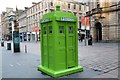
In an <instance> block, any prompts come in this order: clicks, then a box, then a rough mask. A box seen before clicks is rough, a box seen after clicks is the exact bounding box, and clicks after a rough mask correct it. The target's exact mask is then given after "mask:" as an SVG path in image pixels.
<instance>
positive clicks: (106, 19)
mask: <svg viewBox="0 0 120 80" xmlns="http://www.w3.org/2000/svg"><path fill="white" fill-rule="evenodd" d="M99 3H100V7H99V8H97V7H96V8H95V9H96V13H95V9H92V10H91V13H90V12H89V14H88V15H87V16H90V17H92V18H93V19H94V20H93V21H91V35H92V36H93V40H94V41H118V38H119V37H118V28H119V27H120V26H119V22H118V21H119V19H120V18H119V10H120V8H118V5H119V4H118V2H108V1H107V2H104V3H103V2H99ZM98 9H100V11H98ZM93 13H94V14H93ZM97 27H98V28H97Z"/></svg>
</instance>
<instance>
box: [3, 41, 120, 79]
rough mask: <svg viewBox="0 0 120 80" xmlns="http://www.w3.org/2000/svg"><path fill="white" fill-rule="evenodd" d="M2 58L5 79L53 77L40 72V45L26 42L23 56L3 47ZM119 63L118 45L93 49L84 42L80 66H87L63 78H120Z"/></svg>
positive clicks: (97, 46) (22, 51)
mask: <svg viewBox="0 0 120 80" xmlns="http://www.w3.org/2000/svg"><path fill="white" fill-rule="evenodd" d="M5 43H6V42H5ZM25 45H27V53H25ZM2 58H3V64H2V66H3V69H2V70H3V77H4V78H49V76H47V75H43V74H42V73H41V72H40V71H37V69H36V68H37V66H38V65H39V64H40V44H39V43H35V42H22V43H21V53H20V54H19V53H17V54H16V53H15V54H14V53H12V52H11V51H7V50H6V45H5V47H4V48H2ZM119 62H120V61H118V44H117V43H94V44H93V46H84V42H80V43H79V64H80V65H81V66H84V71H83V72H80V73H75V74H71V75H68V76H63V77H61V78H118V68H119V67H120V65H118V63H119ZM15 73H17V74H15ZM26 73H27V74H26Z"/></svg>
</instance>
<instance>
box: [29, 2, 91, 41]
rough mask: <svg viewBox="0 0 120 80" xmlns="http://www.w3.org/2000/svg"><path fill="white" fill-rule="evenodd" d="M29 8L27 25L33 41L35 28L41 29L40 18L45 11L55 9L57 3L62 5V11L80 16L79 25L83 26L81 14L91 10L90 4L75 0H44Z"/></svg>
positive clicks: (83, 14)
mask: <svg viewBox="0 0 120 80" xmlns="http://www.w3.org/2000/svg"><path fill="white" fill-rule="evenodd" d="M33 4H34V5H33V6H31V7H30V8H29V9H28V10H27V21H28V23H27V27H28V32H27V34H28V38H29V39H30V40H31V41H34V40H36V32H34V28H39V29H40V23H39V22H40V19H41V18H42V16H43V15H44V14H45V13H48V12H52V11H55V7H56V5H58V4H59V5H60V7H61V8H60V9H61V11H65V12H72V13H74V15H76V16H77V17H78V27H80V26H81V16H85V15H86V11H88V10H89V8H88V6H87V5H85V4H81V3H79V2H75V1H72V0H69V1H65V0H42V1H41V2H38V3H33ZM37 35H39V32H37Z"/></svg>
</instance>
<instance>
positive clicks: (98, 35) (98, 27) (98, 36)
mask: <svg viewBox="0 0 120 80" xmlns="http://www.w3.org/2000/svg"><path fill="white" fill-rule="evenodd" d="M95 28H96V41H97V42H99V41H101V40H102V25H101V23H100V22H96V23H95Z"/></svg>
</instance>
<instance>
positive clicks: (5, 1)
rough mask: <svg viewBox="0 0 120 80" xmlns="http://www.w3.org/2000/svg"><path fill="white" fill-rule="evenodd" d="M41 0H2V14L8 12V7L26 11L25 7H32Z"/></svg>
mask: <svg viewBox="0 0 120 80" xmlns="http://www.w3.org/2000/svg"><path fill="white" fill-rule="evenodd" d="M39 1H40V0H0V13H1V12H2V11H6V7H11V8H14V10H15V8H16V6H17V7H18V9H24V7H30V6H31V5H32V2H39Z"/></svg>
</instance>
